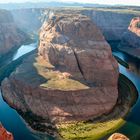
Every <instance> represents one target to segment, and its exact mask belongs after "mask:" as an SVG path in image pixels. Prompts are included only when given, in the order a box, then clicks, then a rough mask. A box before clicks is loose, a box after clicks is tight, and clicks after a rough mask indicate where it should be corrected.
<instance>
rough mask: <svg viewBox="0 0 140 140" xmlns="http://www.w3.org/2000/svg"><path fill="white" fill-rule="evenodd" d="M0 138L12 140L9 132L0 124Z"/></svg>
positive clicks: (0, 139) (1, 139)
mask: <svg viewBox="0 0 140 140" xmlns="http://www.w3.org/2000/svg"><path fill="white" fill-rule="evenodd" d="M0 140H14V137H13V135H12V134H11V133H9V132H8V131H6V129H5V128H4V127H3V126H2V125H1V124H0Z"/></svg>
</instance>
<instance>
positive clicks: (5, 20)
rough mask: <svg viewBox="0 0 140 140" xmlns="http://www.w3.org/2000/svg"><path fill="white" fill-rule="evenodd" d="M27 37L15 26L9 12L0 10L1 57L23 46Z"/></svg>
mask: <svg viewBox="0 0 140 140" xmlns="http://www.w3.org/2000/svg"><path fill="white" fill-rule="evenodd" d="M26 39H27V36H26V35H25V34H24V33H23V32H21V31H20V30H19V29H18V28H17V26H16V25H15V22H14V19H13V17H12V15H11V13H10V12H9V11H6V10H0V56H1V55H2V54H5V53H7V52H9V51H10V50H11V49H12V48H14V47H17V46H19V45H21V43H23V42H24V41H25V40H26Z"/></svg>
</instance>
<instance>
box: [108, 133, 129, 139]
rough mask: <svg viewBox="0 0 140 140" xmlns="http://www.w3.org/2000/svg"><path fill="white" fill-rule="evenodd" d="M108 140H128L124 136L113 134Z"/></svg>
mask: <svg viewBox="0 0 140 140" xmlns="http://www.w3.org/2000/svg"><path fill="white" fill-rule="evenodd" d="M108 140H129V138H127V137H126V136H125V135H123V134H120V133H114V134H112V135H111V136H110V137H109V138H108Z"/></svg>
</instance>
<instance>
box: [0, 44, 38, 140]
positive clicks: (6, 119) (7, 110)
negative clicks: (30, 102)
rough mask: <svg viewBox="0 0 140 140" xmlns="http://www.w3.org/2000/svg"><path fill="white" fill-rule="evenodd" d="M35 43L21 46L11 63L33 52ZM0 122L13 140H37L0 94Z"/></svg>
mask: <svg viewBox="0 0 140 140" xmlns="http://www.w3.org/2000/svg"><path fill="white" fill-rule="evenodd" d="M36 47H37V43H33V44H29V45H22V46H21V47H20V48H19V49H18V50H17V52H16V53H15V54H13V58H12V59H11V61H14V60H16V59H18V58H19V57H21V56H23V55H24V54H26V53H28V52H30V51H32V50H34V49H35V48H36ZM9 63H10V62H9ZM0 122H1V123H2V124H3V126H4V127H5V128H6V129H7V130H8V131H10V132H12V133H13V135H14V138H15V139H14V140H37V137H36V136H35V135H33V134H32V133H31V131H30V130H29V129H28V128H27V126H26V124H25V123H24V121H23V119H22V118H21V117H20V115H19V114H18V113H17V112H16V111H15V110H14V109H12V108H11V107H10V106H9V105H8V104H7V103H6V102H5V101H4V100H3V98H2V96H1V93H0Z"/></svg>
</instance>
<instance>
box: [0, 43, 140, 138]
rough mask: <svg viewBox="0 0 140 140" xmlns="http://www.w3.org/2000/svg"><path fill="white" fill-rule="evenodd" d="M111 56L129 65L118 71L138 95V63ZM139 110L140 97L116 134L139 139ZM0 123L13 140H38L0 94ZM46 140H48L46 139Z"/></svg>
mask: <svg viewBox="0 0 140 140" xmlns="http://www.w3.org/2000/svg"><path fill="white" fill-rule="evenodd" d="M36 47H37V43H33V44H30V45H22V46H21V47H20V48H19V49H18V50H17V51H16V53H15V54H14V55H13V58H12V59H11V61H14V60H16V59H18V58H19V57H21V56H23V55H24V54H26V53H28V52H30V51H32V50H34V49H35V48H36ZM113 54H114V55H116V56H118V57H119V58H121V59H122V60H124V61H126V62H127V63H128V64H129V66H130V69H126V68H125V67H123V66H121V65H119V71H120V73H122V74H123V75H125V76H126V77H128V79H130V80H131V81H132V82H133V84H134V85H135V86H136V88H137V90H138V92H139V94H140V61H138V60H135V59H134V58H132V57H130V56H128V55H126V54H124V53H121V52H113ZM139 108H140V97H138V101H137V103H136V104H135V105H134V106H133V108H132V111H131V112H130V113H129V115H128V117H127V118H126V120H127V123H126V124H125V125H124V126H122V127H121V128H120V129H119V130H117V131H116V132H121V133H123V134H125V135H127V136H128V137H129V138H130V139H131V140H139V139H140V117H139V114H140V109H139ZM0 122H2V124H3V125H4V127H5V128H6V129H7V130H8V131H10V132H12V133H13V135H14V138H15V140H38V139H39V138H38V137H37V136H35V135H34V134H33V133H32V132H31V131H30V130H29V128H28V127H27V126H26V123H25V122H24V120H23V119H22V118H21V117H20V115H19V114H18V113H17V112H16V111H15V110H14V109H12V108H11V107H9V105H8V104H7V103H6V102H5V101H4V100H3V98H2V96H1V93H0ZM47 139H48V140H49V139H50V138H49V137H48V138H47ZM47 139H46V140H47Z"/></svg>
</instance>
